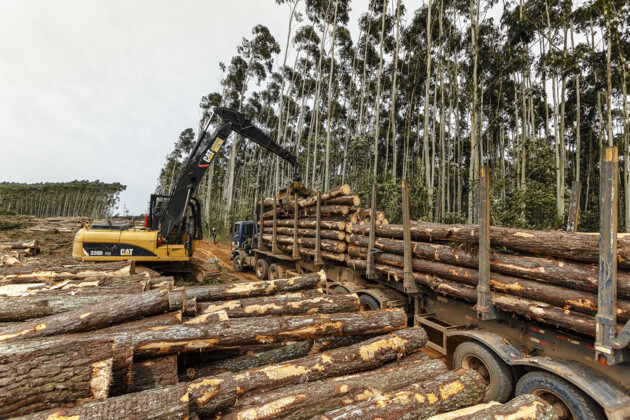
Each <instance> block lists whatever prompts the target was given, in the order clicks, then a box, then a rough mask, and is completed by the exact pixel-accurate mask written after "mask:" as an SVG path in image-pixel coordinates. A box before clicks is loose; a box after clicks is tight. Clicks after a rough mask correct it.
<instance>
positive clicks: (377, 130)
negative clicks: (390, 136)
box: [373, 0, 387, 179]
mask: <svg viewBox="0 0 630 420" xmlns="http://www.w3.org/2000/svg"><path fill="white" fill-rule="evenodd" d="M386 15H387V0H383V16H382V18H381V42H380V47H379V62H378V76H377V78H376V101H375V104H374V105H375V106H376V110H375V113H376V115H375V118H376V121H375V124H374V168H373V171H374V173H373V176H374V179H376V175H377V173H378V137H379V135H380V129H381V121H380V117H381V115H380V110H381V78H382V77H383V43H384V40H385V17H386Z"/></svg>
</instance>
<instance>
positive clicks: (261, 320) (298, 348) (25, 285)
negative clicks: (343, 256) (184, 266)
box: [0, 262, 485, 419]
mask: <svg viewBox="0 0 630 420" xmlns="http://www.w3.org/2000/svg"><path fill="white" fill-rule="evenodd" d="M325 282H326V278H325V274H324V272H323V271H322V272H320V273H313V274H304V275H299V276H294V277H291V278H285V279H276V280H268V281H257V282H249V283H236V284H218V285H207V286H194V287H185V288H178V287H175V285H174V282H173V279H172V278H169V277H160V276H159V275H158V274H157V273H155V272H152V271H151V270H137V271H136V269H135V265H134V264H133V262H116V263H104V264H83V265H75V266H66V267H42V268H33V267H14V268H3V269H0V419H5V418H14V417H19V418H27V419H50V418H73V419H74V418H77V419H84V418H88V419H98V418H164V419H180V418H181V419H184V418H187V417H188V416H191V418H192V417H193V416H192V415H193V413H194V414H195V415H196V416H198V417H201V418H204V417H208V416H211V415H212V416H219V415H220V416H222V417H224V418H243V417H246V418H261V419H262V418H264V419H269V418H310V417H313V416H317V415H324V416H326V415H329V413H334V412H335V410H340V409H343V408H344V407H347V406H352V405H355V404H363V403H364V402H365V401H368V400H371V399H373V398H376V397H378V398H389V396H390V395H396V393H398V392H411V393H415V394H417V393H421V394H422V395H424V398H426V399H427V400H426V401H427V404H424V405H422V404H420V405H418V404H416V403H410V404H405V403H404V402H402V401H398V400H397V401H398V403H397V404H398V406H397V407H396V410H397V411H396V412H397V413H403V412H405V413H411V414H413V413H421V414H422V415H426V416H428V415H433V414H438V413H441V412H444V411H448V410H454V409H458V408H462V407H466V406H470V405H474V404H477V403H479V402H480V401H481V400H482V399H483V397H484V392H485V385H484V383H483V380H482V378H481V377H480V376H479V375H477V374H476V372H473V371H461V372H449V371H448V370H447V368H446V366H445V365H444V363H443V362H442V361H440V360H431V359H429V358H428V357H427V356H426V355H424V354H423V353H417V351H418V350H419V349H420V348H421V347H423V346H425V345H426V343H427V335H426V333H425V332H424V330H423V329H422V328H419V327H412V328H408V327H407V324H408V319H407V315H406V314H405V313H404V312H403V311H401V310H381V311H373V312H359V311H358V310H359V299H358V297H357V295H356V294H345V295H343V294H342V295H325V294H323V291H322V290H323V289H322V288H323V287H324V286H325ZM443 390H448V392H442V391H443ZM415 394H414V395H415ZM416 398H418V397H416ZM433 398H437V400H435V401H434V400H433ZM379 416H380V414H379ZM364 418H368V417H364Z"/></svg>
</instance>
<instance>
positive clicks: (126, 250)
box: [120, 248, 133, 256]
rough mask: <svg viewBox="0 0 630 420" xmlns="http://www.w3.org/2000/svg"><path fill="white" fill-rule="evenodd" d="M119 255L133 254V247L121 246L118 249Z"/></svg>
mask: <svg viewBox="0 0 630 420" xmlns="http://www.w3.org/2000/svg"><path fill="white" fill-rule="evenodd" d="M120 255H129V256H132V255H133V248H121V249H120Z"/></svg>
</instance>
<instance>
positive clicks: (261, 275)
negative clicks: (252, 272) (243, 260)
mask: <svg viewBox="0 0 630 420" xmlns="http://www.w3.org/2000/svg"><path fill="white" fill-rule="evenodd" d="M268 276H269V262H268V261H267V260H266V259H264V258H258V260H256V278H257V279H258V280H267V277H268Z"/></svg>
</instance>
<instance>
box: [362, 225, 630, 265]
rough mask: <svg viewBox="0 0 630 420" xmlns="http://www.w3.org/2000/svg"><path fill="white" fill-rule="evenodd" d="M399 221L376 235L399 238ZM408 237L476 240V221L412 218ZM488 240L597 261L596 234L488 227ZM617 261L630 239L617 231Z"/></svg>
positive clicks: (624, 256)
mask: <svg viewBox="0 0 630 420" xmlns="http://www.w3.org/2000/svg"><path fill="white" fill-rule="evenodd" d="M369 228H370V225H369V224H361V225H358V226H354V225H353V226H352V232H353V233H356V234H360V235H367V234H368V233H369ZM402 232H403V228H402V225H378V226H376V236H379V237H385V238H402ZM411 238H412V239H414V240H416V241H434V240H435V241H449V242H464V243H477V242H479V228H478V226H477V225H443V224H439V223H430V222H418V221H413V222H411ZM490 241H491V244H492V245H494V246H504V247H506V248H510V249H514V250H516V251H523V252H530V253H533V254H543V255H549V256H554V257H560V258H567V259H570V260H578V261H587V262H599V234H597V233H594V234H583V233H570V232H560V231H543V230H526V229H514V228H502V227H496V226H493V227H491V228H490ZM617 246H618V262H619V264H620V265H622V266H624V267H629V266H630V239H629V238H626V235H625V234H619V235H618V241H617Z"/></svg>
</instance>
